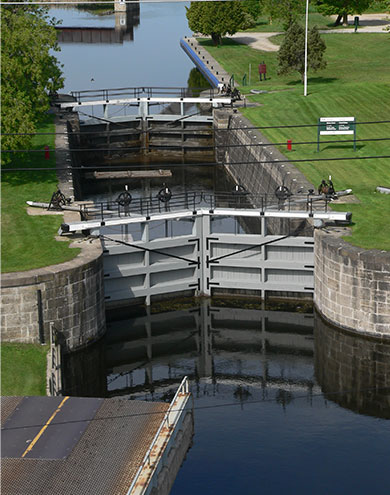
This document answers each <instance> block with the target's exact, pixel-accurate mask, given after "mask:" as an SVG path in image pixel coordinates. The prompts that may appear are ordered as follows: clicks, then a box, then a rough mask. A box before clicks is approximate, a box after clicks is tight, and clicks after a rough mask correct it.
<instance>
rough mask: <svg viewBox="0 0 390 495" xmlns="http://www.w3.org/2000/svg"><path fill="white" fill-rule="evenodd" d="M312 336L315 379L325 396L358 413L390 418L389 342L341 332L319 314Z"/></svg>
mask: <svg viewBox="0 0 390 495" xmlns="http://www.w3.org/2000/svg"><path fill="white" fill-rule="evenodd" d="M314 336H315V339H314V341H315V361H314V365H315V373H316V379H317V381H318V383H319V384H320V385H321V389H322V391H323V393H324V394H325V396H326V397H329V399H330V400H333V401H335V402H337V404H340V405H341V406H342V407H346V408H348V409H351V410H352V411H356V412H358V413H360V414H369V415H372V416H376V417H381V418H387V419H390V342H389V341H387V342H386V341H383V342H381V341H379V340H377V339H371V338H361V337H357V336H356V335H354V334H351V333H347V332H343V331H341V330H340V329H339V328H334V327H332V326H330V325H328V324H326V323H325V322H324V321H323V320H322V318H321V317H320V316H319V315H318V314H316V316H315V325H314ZM339 391H345V392H344V393H340V392H339ZM332 392H337V394H335V395H334V394H333V393H332Z"/></svg>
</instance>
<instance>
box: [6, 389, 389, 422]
mask: <svg viewBox="0 0 390 495" xmlns="http://www.w3.org/2000/svg"><path fill="white" fill-rule="evenodd" d="M371 391H376V392H383V391H387V392H388V393H390V387H368V388H365V389H361V390H359V392H360V393H362V392H371ZM353 392H354V390H353V389H350V390H338V391H335V392H321V393H318V394H311V395H310V397H311V398H316V397H324V398H325V399H327V398H328V397H330V396H337V395H345V394H350V393H353ZM307 397H308V396H307V394H305V395H298V396H295V397H293V400H300V399H307ZM278 401H279V399H278V398H277V397H274V398H271V399H257V400H251V401H236V402H224V403H222V404H208V405H204V406H194V407H193V410H197V411H198V410H205V409H218V408H224V407H232V406H243V405H244V404H245V405H251V404H261V403H266V402H278ZM185 409H186V408H185V407H184V408H183V407H182V408H175V409H171V412H182V411H184V410H185ZM165 413H166V411H149V412H141V413H129V414H118V415H113V416H103V417H100V418H96V417H94V418H85V419H75V420H66V421H58V422H52V423H51V424H50V425H48V426H49V427H50V426H54V425H55V426H58V425H61V424H64V425H65V424H72V423H83V422H85V421H88V422H92V421H105V420H112V419H125V418H135V417H139V416H155V415H156V414H161V415H163V414H165ZM43 424H44V423H42V424H41V423H39V424H37V423H34V424H32V425H18V426H10V427H7V426H5V427H3V428H2V431H4V430H20V429H23V428H37V427H40V426H43Z"/></svg>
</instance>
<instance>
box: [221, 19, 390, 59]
mask: <svg viewBox="0 0 390 495" xmlns="http://www.w3.org/2000/svg"><path fill="white" fill-rule="evenodd" d="M332 17H334V18H336V16H332ZM353 22H354V16H349V22H348V24H349V25H351V26H353V25H354V24H353ZM387 28H389V29H390V14H362V15H360V16H359V27H358V31H357V32H358V33H386V32H387ZM320 33H321V34H332V33H337V34H338V33H340V34H342V33H348V34H351V33H355V30H354V29H353V28H352V27H351V28H345V29H342V28H339V29H324V30H320ZM278 34H283V33H282V32H272V33H264V32H261V33H254V32H239V33H236V34H234V35H233V36H229V38H232V39H234V40H235V41H237V42H238V43H242V44H243V45H248V46H250V47H251V48H253V49H255V50H262V51H264V52H277V51H278V50H279V45H275V44H274V43H273V42H272V40H271V39H270V38H272V37H273V36H277V35H278Z"/></svg>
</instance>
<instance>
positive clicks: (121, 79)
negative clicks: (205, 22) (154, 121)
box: [50, 3, 194, 92]
mask: <svg viewBox="0 0 390 495" xmlns="http://www.w3.org/2000/svg"><path fill="white" fill-rule="evenodd" d="M137 7H139V8H140V17H139V19H140V21H139V22H138V19H137V16H134V17H133V20H132V21H130V25H131V23H132V22H134V27H133V28H132V30H133V35H132V36H131V39H132V40H133V41H131V42H126V43H113V44H108V43H82V42H79V43H65V42H61V43H60V47H61V52H59V53H56V57H57V58H58V59H59V61H60V62H61V63H62V64H63V65H64V69H63V70H64V74H65V87H64V90H63V91H64V92H69V91H79V90H87V89H97V88H126V87H135V86H141V87H143V86H160V87H165V86H172V87H173V86H175V87H183V86H186V82H187V79H188V74H189V72H190V70H191V69H192V68H193V67H194V65H193V63H192V62H191V60H190V59H189V57H187V55H186V54H185V53H184V51H183V50H182V49H181V48H180V44H179V41H180V38H182V37H183V36H189V35H190V34H191V32H190V30H189V28H188V24H187V19H186V16H185V12H186V11H185V4H182V3H181V4H179V5H178V4H169V3H167V4H164V3H160V4H156V3H154V4H141V5H139V6H137ZM50 15H52V16H54V17H55V18H56V19H59V20H62V26H64V27H74V28H86V27H87V28H98V29H100V28H101V29H102V30H103V28H107V29H113V27H114V26H115V16H114V15H107V16H97V15H92V14H89V13H87V12H81V11H78V10H76V9H64V8H53V9H50ZM124 41H126V40H125V39H124Z"/></svg>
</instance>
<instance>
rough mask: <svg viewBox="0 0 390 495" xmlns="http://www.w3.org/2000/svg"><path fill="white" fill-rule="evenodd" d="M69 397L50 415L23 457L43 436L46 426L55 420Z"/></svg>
mask: <svg viewBox="0 0 390 495" xmlns="http://www.w3.org/2000/svg"><path fill="white" fill-rule="evenodd" d="M68 399H69V397H65V398H64V399H63V401H62V402H61V404H60V405H59V406H58V407H57V409H56V410H55V411H54V412H53V414H52V415H51V416H50V418H49V419H48V420H47V422H46V424H45V426H43V427H42V429H41V431H40V432H39V433H38V434H37V436H36V437H35V438H34V440H33V441H32V442H31V443H30V445H29V446H28V447H27V449H26V450H25V451H24V452H23V454H22V457H24V456H25V455H26V454H28V453H29V452H30V450H31V449H32V448H33V447H34V445H35V444H36V443H37V442H38V440H39V439H40V438H41V436H42V435H43V432H44V431H45V430H46V428H47V427H48V426H49V424H50V423H51V422H52V421H53V419H54V417H55V415H56V414H57V413H58V412H59V410H60V409H61V407H62V406H63V405H64V404H65V402H66V401H67V400H68Z"/></svg>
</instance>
